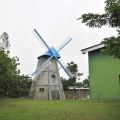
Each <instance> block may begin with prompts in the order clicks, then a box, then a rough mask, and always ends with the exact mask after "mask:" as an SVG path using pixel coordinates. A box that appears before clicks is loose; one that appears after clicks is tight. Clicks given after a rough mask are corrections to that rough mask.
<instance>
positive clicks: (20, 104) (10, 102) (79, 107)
mask: <svg viewBox="0 0 120 120" xmlns="http://www.w3.org/2000/svg"><path fill="white" fill-rule="evenodd" d="M0 120H120V101H95V100H64V101H37V100H29V99H2V100H0Z"/></svg>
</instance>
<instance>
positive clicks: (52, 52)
mask: <svg viewBox="0 0 120 120" xmlns="http://www.w3.org/2000/svg"><path fill="white" fill-rule="evenodd" d="M34 33H35V34H36V35H37V38H38V39H39V41H42V43H43V44H44V46H45V47H46V48H47V49H48V51H47V52H46V53H45V54H44V55H46V56H48V57H49V58H48V59H47V60H46V61H45V62H44V63H43V64H42V65H41V66H40V67H38V69H37V70H36V71H35V72H34V73H33V74H32V75H34V74H37V75H35V76H36V77H37V76H38V75H39V74H41V73H42V71H43V70H45V68H46V67H47V66H48V65H49V64H50V60H51V59H52V58H55V59H56V60H57V62H58V63H59V64H60V65H61V67H62V68H63V69H64V71H65V72H66V73H67V75H68V76H69V77H70V78H71V79H72V78H73V77H74V76H73V75H72V73H71V72H70V70H69V69H68V68H67V67H66V66H65V65H64V64H63V62H61V61H60V60H59V58H61V56H60V55H59V53H58V52H59V51H61V50H62V49H63V48H64V47H65V46H66V45H67V44H68V43H69V42H70V41H71V40H72V38H69V39H67V40H66V41H65V42H63V43H62V44H61V45H60V46H59V47H58V49H57V50H56V49H55V48H54V47H49V45H48V44H47V43H46V42H45V40H44V39H43V38H42V37H41V36H40V34H39V33H38V32H37V30H36V29H34Z"/></svg>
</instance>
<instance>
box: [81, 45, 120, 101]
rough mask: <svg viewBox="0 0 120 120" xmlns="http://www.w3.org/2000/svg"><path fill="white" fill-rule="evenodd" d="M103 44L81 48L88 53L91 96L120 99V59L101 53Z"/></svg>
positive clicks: (93, 97)
mask: <svg viewBox="0 0 120 120" xmlns="http://www.w3.org/2000/svg"><path fill="white" fill-rule="evenodd" d="M103 47H104V45H103V44H98V45H95V46H92V47H89V48H86V49H83V50H81V51H82V53H83V54H85V53H88V59H89V79H90V97H91V98H92V99H120V60H119V59H115V58H113V57H112V56H109V55H105V54H103V53H101V49H102V48H103Z"/></svg>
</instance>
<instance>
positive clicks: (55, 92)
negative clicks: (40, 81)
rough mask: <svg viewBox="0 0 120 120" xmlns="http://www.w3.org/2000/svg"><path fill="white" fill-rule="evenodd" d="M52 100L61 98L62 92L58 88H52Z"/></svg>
mask: <svg viewBox="0 0 120 120" xmlns="http://www.w3.org/2000/svg"><path fill="white" fill-rule="evenodd" d="M51 96H52V100H59V99H60V94H59V91H58V90H52V91H51Z"/></svg>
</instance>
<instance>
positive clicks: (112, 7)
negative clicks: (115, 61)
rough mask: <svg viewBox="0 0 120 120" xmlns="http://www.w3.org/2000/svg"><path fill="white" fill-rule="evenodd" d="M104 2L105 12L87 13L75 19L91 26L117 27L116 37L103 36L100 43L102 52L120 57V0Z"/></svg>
mask: <svg viewBox="0 0 120 120" xmlns="http://www.w3.org/2000/svg"><path fill="white" fill-rule="evenodd" d="M105 4H106V5H105V8H104V9H105V13H103V14H94V13H87V14H83V15H81V17H80V18H78V19H77V20H81V21H82V23H85V24H86V25H87V26H89V27H93V28H94V27H97V28H101V27H102V26H104V25H108V26H109V27H112V28H117V32H118V36H117V37H114V36H112V37H109V38H104V40H103V41H102V42H101V43H102V44H104V45H105V48H104V49H103V52H104V53H107V54H109V55H113V56H114V57H116V58H119V59H120V54H119V53H120V0H106V1H105Z"/></svg>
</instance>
